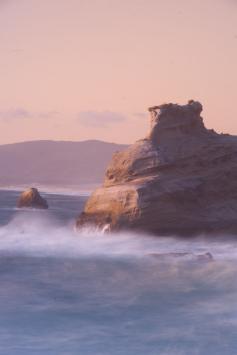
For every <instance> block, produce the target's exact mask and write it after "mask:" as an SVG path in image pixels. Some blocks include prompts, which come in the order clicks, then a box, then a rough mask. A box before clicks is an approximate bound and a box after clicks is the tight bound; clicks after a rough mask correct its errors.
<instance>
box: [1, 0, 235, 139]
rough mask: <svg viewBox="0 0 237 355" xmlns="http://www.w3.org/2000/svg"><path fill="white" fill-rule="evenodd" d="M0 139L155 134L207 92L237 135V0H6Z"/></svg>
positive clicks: (217, 117) (212, 120) (208, 107)
mask: <svg viewBox="0 0 237 355" xmlns="http://www.w3.org/2000/svg"><path fill="white" fill-rule="evenodd" d="M0 83H1V90H0V144H5V143H12V142H19V141H27V140H38V139H54V140H73V141H78V140H86V139H100V140H105V141H109V142H118V143H132V142H134V141H135V140H137V139H139V138H142V137H144V136H145V135H146V133H147V130H148V127H149V121H148V115H147V108H148V107H149V106H153V105H158V104H161V103H164V102H176V103H181V104H184V103H186V102H187V101H188V100H189V99H194V100H199V101H201V102H202V104H203V106H204V112H203V117H204V121H205V124H206V126H207V127H208V128H214V129H215V130H216V131H218V132H227V133H231V134H237V0H179V1H178V0H0Z"/></svg>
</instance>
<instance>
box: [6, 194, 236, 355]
mask: <svg viewBox="0 0 237 355" xmlns="http://www.w3.org/2000/svg"><path fill="white" fill-rule="evenodd" d="M17 196H18V193H17V192H13V191H0V224H1V227H0V354H4V355H5V354H11V355H15V354H22V355H23V354H24V355H28V354H50V355H71V354H72V355H74V354H75V355H78V354H79V355H80V354H82V355H87V354H89V355H122V354H131V355H135V354H136V355H137V354H138V355H140V354H151V355H183V354H187V355H192V354H194V355H196V354H215V355H219V354H228V355H229V354H237V338H236V334H237V282H236V281H237V276H236V275H237V242H236V240H235V238H234V237H227V236H223V237H222V238H220V237H219V238H215V239H214V238H212V239H211V240H210V239H206V238H204V237H200V238H195V239H194V240H188V239H177V238H151V237H149V236H146V235H139V236H136V235H132V234H130V233H122V234H119V235H103V234H102V233H101V232H98V231H97V232H95V231H91V230H84V231H81V232H80V233H76V232H75V231H74V230H73V224H74V221H75V218H76V216H77V215H78V213H79V212H80V210H81V209H82V208H83V205H84V203H85V199H86V198H85V197H80V196H66V195H52V194H47V195H45V197H46V198H47V200H48V202H49V205H50V209H49V211H36V210H32V211H27V210H17V209H16V208H15V203H16V198H17ZM206 252H210V253H211V254H212V255H213V258H214V260H210V261H209V260H205V259H199V258H198V257H197V256H198V255H203V254H205V253H206ZM172 253H178V254H172ZM179 253H180V254H179ZM182 253H188V254H187V255H186V254H182ZM157 254H158V256H157Z"/></svg>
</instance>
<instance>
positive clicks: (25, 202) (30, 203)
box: [17, 187, 48, 209]
mask: <svg viewBox="0 0 237 355" xmlns="http://www.w3.org/2000/svg"><path fill="white" fill-rule="evenodd" d="M17 207H19V208H21V207H27V208H40V209H47V208H48V203H47V201H46V200H45V199H44V198H43V197H41V196H40V194H39V191H38V190H37V189H36V188H34V187H32V188H30V189H29V190H26V191H24V192H22V194H21V195H20V197H19V199H18V201H17Z"/></svg>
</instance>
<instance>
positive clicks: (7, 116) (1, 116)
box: [0, 107, 58, 122]
mask: <svg viewBox="0 0 237 355" xmlns="http://www.w3.org/2000/svg"><path fill="white" fill-rule="evenodd" d="M57 115H58V112H57V111H40V112H34V111H30V110H27V109H25V108H21V107H19V108H12V109H5V110H0V120H1V121H5V122H12V121H18V120H26V119H35V118H43V119H50V118H54V117H56V116H57Z"/></svg>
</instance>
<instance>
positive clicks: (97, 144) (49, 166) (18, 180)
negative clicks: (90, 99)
mask: <svg viewBox="0 0 237 355" xmlns="http://www.w3.org/2000/svg"><path fill="white" fill-rule="evenodd" d="M126 147H127V146H126V145H123V144H114V143H106V142H102V141H96V140H88V141H83V142H67V141H32V142H23V143H14V144H5V145H0V167H1V169H0V186H9V185H32V184H35V185H37V184H38V185H55V186H72V185H81V184H92V183H97V182H100V181H102V179H103V176H104V172H105V168H106V166H107V164H108V162H109V161H110V159H111V157H112V154H113V153H114V152H116V151H120V150H124V149H125V148H126Z"/></svg>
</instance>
